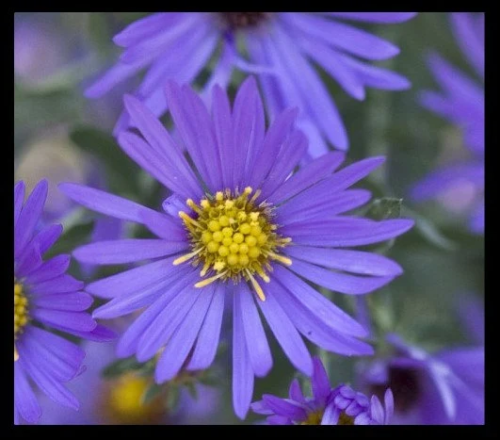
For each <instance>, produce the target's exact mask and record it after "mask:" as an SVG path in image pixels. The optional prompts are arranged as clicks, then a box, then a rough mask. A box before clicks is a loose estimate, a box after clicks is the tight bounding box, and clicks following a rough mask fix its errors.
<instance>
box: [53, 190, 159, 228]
mask: <svg viewBox="0 0 500 440" xmlns="http://www.w3.org/2000/svg"><path fill="white" fill-rule="evenodd" d="M59 189H60V190H61V191H62V192H63V193H64V194H66V195H67V196H68V197H69V198H70V199H72V200H74V201H75V202H77V203H79V204H80V205H83V206H85V207H86V208H88V209H91V210H93V211H97V212H100V213H101V214H106V215H109V216H111V217H116V218H119V219H122V220H129V221H132V222H136V223H143V220H142V217H141V214H142V213H144V212H149V211H151V212H155V211H153V210H152V209H149V208H146V207H145V206H141V205H139V204H137V203H134V202H132V201H130V200H127V199H124V198H122V197H118V196H115V195H113V194H109V193H107V192H104V191H101V190H98V189H94V188H90V187H88V186H84V185H77V184H75V183H61V184H60V185H59Z"/></svg>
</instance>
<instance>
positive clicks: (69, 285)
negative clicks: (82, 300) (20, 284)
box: [30, 274, 84, 295]
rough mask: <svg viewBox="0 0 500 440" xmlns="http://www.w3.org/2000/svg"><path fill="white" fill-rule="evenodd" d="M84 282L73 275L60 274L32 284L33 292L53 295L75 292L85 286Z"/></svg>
mask: <svg viewBox="0 0 500 440" xmlns="http://www.w3.org/2000/svg"><path fill="white" fill-rule="evenodd" d="M83 285H84V284H83V282H82V281H79V280H77V279H75V278H73V277H72V276H71V275H66V274H63V275H60V276H58V277H56V278H52V279H51V280H48V281H43V282H41V283H37V284H35V285H33V286H30V288H31V292H32V293H33V294H37V295H53V294H56V293H65V292H74V291H76V290H80V289H82V288H83Z"/></svg>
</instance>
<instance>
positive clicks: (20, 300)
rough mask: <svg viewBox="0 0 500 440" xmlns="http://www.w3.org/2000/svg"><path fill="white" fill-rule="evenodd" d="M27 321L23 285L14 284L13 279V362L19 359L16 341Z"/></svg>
mask: <svg viewBox="0 0 500 440" xmlns="http://www.w3.org/2000/svg"><path fill="white" fill-rule="evenodd" d="M28 321H29V315H28V298H27V297H26V295H25V294H24V291H23V285H22V284H20V283H16V280H15V279H14V361H17V360H18V359H19V355H18V353H17V349H16V339H17V337H18V336H19V335H20V334H21V333H22V332H23V329H24V327H25V326H26V324H27V323H28Z"/></svg>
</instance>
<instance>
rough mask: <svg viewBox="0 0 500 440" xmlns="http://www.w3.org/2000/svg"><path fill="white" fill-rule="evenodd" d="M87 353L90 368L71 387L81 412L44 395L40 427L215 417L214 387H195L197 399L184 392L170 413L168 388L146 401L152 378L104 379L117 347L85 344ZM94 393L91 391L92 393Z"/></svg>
mask: <svg viewBox="0 0 500 440" xmlns="http://www.w3.org/2000/svg"><path fill="white" fill-rule="evenodd" d="M83 348H84V350H85V352H86V354H87V356H86V363H87V365H88V367H87V369H86V370H85V371H84V372H83V373H82V374H81V375H79V376H78V377H77V378H75V379H74V380H73V381H71V383H70V384H69V385H68V388H69V389H70V390H71V391H72V392H73V393H74V394H75V396H77V397H78V399H79V401H80V409H79V411H71V410H69V409H66V408H61V407H60V406H58V405H56V404H55V403H54V402H52V401H50V399H48V398H46V397H45V396H41V397H40V403H41V404H42V407H43V408H44V411H43V415H42V417H41V418H40V424H41V425H110V424H143V425H144V424H154V425H162V424H172V423H178V421H179V420H193V419H194V420H198V421H205V420H206V418H207V417H208V416H209V415H211V414H213V411H214V409H215V408H216V405H214V403H215V402H217V400H218V399H219V397H220V396H219V394H218V391H217V390H215V389H214V388H212V387H207V386H204V385H201V384H196V390H197V398H196V399H194V398H193V397H191V396H190V394H189V392H187V391H186V390H185V389H182V390H181V394H180V401H179V408H178V409H177V411H175V413H173V414H172V413H171V412H170V411H169V409H168V408H167V394H168V389H167V387H165V389H164V390H163V391H160V392H159V393H158V394H157V395H156V396H155V397H153V398H151V399H148V400H147V401H144V400H143V399H144V396H145V393H146V392H147V390H148V388H149V386H150V385H151V383H152V379H151V378H150V377H148V376H146V375H144V374H142V375H141V374H139V373H137V372H127V373H124V374H122V375H119V376H117V377H112V378H109V377H104V376H103V370H104V369H105V367H106V366H108V365H109V364H110V363H111V362H113V361H114V360H115V357H114V348H115V347H114V344H95V343H92V342H87V343H85V344H84V345H83ZM89 390H92V392H89Z"/></svg>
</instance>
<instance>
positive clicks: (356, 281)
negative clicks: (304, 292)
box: [291, 260, 394, 295]
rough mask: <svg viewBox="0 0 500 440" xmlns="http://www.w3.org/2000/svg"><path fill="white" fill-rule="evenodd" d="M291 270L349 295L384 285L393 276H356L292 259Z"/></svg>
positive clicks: (323, 285) (364, 292)
mask: <svg viewBox="0 0 500 440" xmlns="http://www.w3.org/2000/svg"><path fill="white" fill-rule="evenodd" d="M291 270H292V271H293V272H295V273H297V274H298V275H300V276H302V277H303V278H306V279H307V280H309V281H312V282H313V283H315V284H318V285H320V286H322V287H326V288H327V289H330V290H333V291H334V292H341V293H346V294H349V295H361V294H366V293H369V292H373V291H374V290H377V289H379V288H380V287H382V286H384V285H386V284H387V283H389V282H390V281H392V280H393V279H394V277H392V276H391V277H367V276H363V277H358V276H354V275H347V274H342V273H337V272H332V271H331V270H328V269H325V268H322V267H319V266H316V265H314V264H310V263H306V262H303V261H300V260H294V261H293V265H292V267H291Z"/></svg>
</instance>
